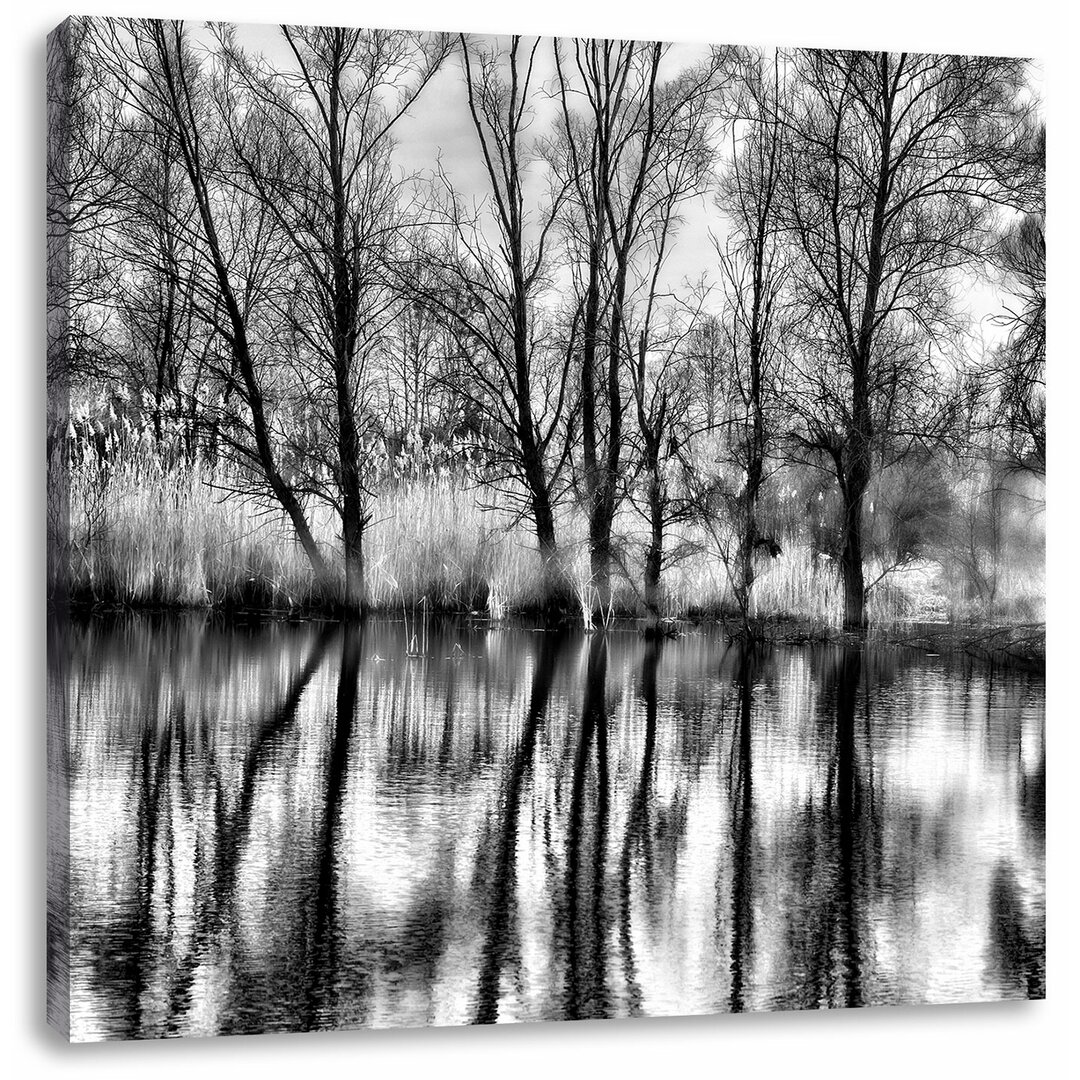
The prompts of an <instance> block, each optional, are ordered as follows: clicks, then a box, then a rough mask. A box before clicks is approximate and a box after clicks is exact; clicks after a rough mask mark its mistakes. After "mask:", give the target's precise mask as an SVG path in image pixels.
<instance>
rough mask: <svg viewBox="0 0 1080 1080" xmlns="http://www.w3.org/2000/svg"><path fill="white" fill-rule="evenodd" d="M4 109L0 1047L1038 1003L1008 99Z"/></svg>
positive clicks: (407, 48) (903, 63) (472, 90)
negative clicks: (18, 486)
mask: <svg viewBox="0 0 1080 1080" xmlns="http://www.w3.org/2000/svg"><path fill="white" fill-rule="evenodd" d="M208 6H209V7H211V8H212V7H213V5H212V4H211V5H208ZM295 8H296V14H297V16H299V17H305V15H306V12H305V8H304V6H303V5H299V4H297V5H295ZM209 14H213V12H212V11H211V12H209ZM342 14H343V17H344V16H345V15H346V14H348V17H349V18H355V19H357V20H362V19H364V18H370V19H371V21H377V20H376V19H375V16H374V12H372V11H371V10H365V9H363V8H357V9H356V10H355V11H354V12H344V11H343V13H342ZM454 14H455V13H454V11H453V9H452V8H449V9H447V11H446V21H447V23H449V24H452V23H453V21H454ZM513 14H514V13H513V12H512V11H510V12H508V13H507V15H506V22H507V24H508V25H509V26H510V27H511V28H512V24H513ZM393 17H394V13H393V12H392V11H388V12H385V13H380V14H379V16H378V19H379V20H382V19H384V18H385V19H392V18H393ZM909 31H910V28H908V29H906V30H905V32H904V33H903V34H898V35H897V41H898V43H899V44H901V45H903V44H905V43H906V42H907V41H908V40H912V37H911V33H910V32H909ZM45 66H46V72H45V74H46V86H45V88H44V89H45V93H46V96H47V110H46V119H47V155H46V157H47V160H46V161H45V166H46V167H45V184H46V191H45V199H44V208H45V214H46V222H45V224H46V233H47V240H46V251H45V269H46V273H47V281H46V283H45V289H44V294H45V300H46V303H47V326H46V334H45V335H44V337H45V340H44V341H43V343H42V344H43V348H42V349H41V356H42V357H43V360H44V363H43V364H42V365H40V366H41V367H43V368H44V375H45V379H46V382H47V398H48V415H47V418H46V422H45V429H44V430H45V437H46V444H47V445H46V447H45V450H46V454H47V465H48V472H47V498H46V515H47V523H46V530H45V531H46V535H47V542H48V544H47V546H48V551H47V568H46V570H47V590H48V596H47V616H46V619H47V638H48V644H47V648H48V690H47V692H48V706H47V708H48V728H49V730H48V772H49V781H48V782H49V790H48V799H49V821H48V844H49V850H48V873H49V882H48V915H47V918H48V926H47V937H48V942H47V956H46V958H45V959H46V962H47V982H48V1019H49V1023H50V1024H51V1025H52V1026H54V1027H55V1028H57V1029H59V1031H60V1032H61V1033H62V1034H63V1035H64V1036H66V1037H67V1038H68V1039H70V1040H72V1041H78V1042H88V1041H102V1040H129V1039H163V1038H176V1037H186V1036H215V1035H234V1034H248V1035H254V1034H267V1033H278V1032H309V1031H320V1030H323V1031H325V1030H331V1029H354V1028H398V1027H411V1028H426V1027H444V1026H463V1025H486V1024H496V1023H498V1024H505V1023H523V1022H533V1021H565V1020H590V1019H591V1020H608V1019H628V1018H637V1017H675V1016H693V1015H705V1014H720V1013H742V1012H756V1013H759V1012H784V1011H794V1010H821V1009H828V1010H832V1009H855V1008H860V1007H866V1006H887V1005H904V1006H913V1005H940V1004H950V1005H955V1004H962V1003H974V1002H1002V1001H1017V1000H1020V1001H1027V1000H1033V999H1042V998H1044V997H1045V996H1046V857H1045V848H1046V808H1045V797H1046V762H1047V752H1046V732H1045V728H1046V675H1045V668H1046V664H1045V656H1046V633H1045V625H1046V604H1047V587H1046V572H1045V562H1046V559H1045V551H1046V492H1045V476H1046V458H1047V451H1046V419H1045V414H1046V392H1045V385H1046V383H1045V361H1046V198H1045V187H1046V183H1045V178H1046V113H1045V102H1046V96H1047V95H1046V92H1045V85H1044V82H1045V72H1044V65H1043V63H1042V62H1041V61H1040V60H1039V59H1038V58H1030V57H1013V56H997V55H991V54H987V53H984V52H972V53H955V52H948V51H942V52H916V51H904V49H903V48H898V49H896V50H880V49H879V50H873V49H866V50H859V49H850V48H843V49H840V48H837V49H831V48H825V47H818V46H817V45H814V46H813V47H811V46H809V45H808V46H806V47H796V46H791V45H782V46H777V45H769V44H767V43H765V44H758V45H750V44H740V43H733V44H723V43H718V44H701V43H696V44H695V43H669V42H666V41H654V40H645V39H631V38H628V37H610V38H607V37H572V36H560V37H550V36H535V35H514V34H510V33H507V34H502V33H499V34H483V33H458V32H451V31H431V32H421V31H417V30H388V29H364V28H355V27H341V26H331V25H317V26H316V25H303V24H292V23H290V24H281V25H277V24H269V23H267V24H265V25H263V24H253V23H232V22H222V21H203V20H195V19H191V20H186V21H184V20H170V19H158V18H135V17H119V16H117V17H106V16H82V17H72V18H69V19H66V20H65V21H64V22H62V23H61V24H60V25H59V26H58V27H57V28H56V29H55V30H54V31H53V32H52V33H51V35H50V36H49V39H48V44H47V51H46V55H45ZM1055 121H1056V114H1055ZM1057 130H1058V129H1057V128H1056V127H1055V132H1056V131H1057ZM1055 138H1057V136H1056V135H1055ZM1054 205H1055V208H1056V207H1057V202H1056V201H1055V204H1054ZM1055 212H1056V210H1055ZM1056 221H1057V218H1055V230H1056V228H1057V226H1056ZM1055 236H1057V232H1056V231H1055ZM1055 310H1057V309H1056V308H1055ZM1055 318H1056V317H1055ZM1056 423H1057V421H1056V420H1055V424H1056ZM1055 430H1056V428H1055ZM1054 497H1055V499H1056V498H1057V489H1055V496H1054ZM1062 719H1065V720H1067V719H1069V718H1068V717H1062ZM987 1015H988V1016H990V1017H991V1018H992V1017H993V1015H995V1014H994V1013H988V1014H987ZM315 1045H318V1043H317V1042H316V1043H315ZM854 1067H855V1066H854V1065H852V1069H854Z"/></svg>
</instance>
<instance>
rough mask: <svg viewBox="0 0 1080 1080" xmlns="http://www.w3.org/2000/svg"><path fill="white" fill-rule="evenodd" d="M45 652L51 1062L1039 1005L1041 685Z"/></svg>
mask: <svg viewBox="0 0 1080 1080" xmlns="http://www.w3.org/2000/svg"><path fill="white" fill-rule="evenodd" d="M418 630H419V631H420V632H419V633H417V631H418ZM65 638H66V640H65V642H64V644H63V650H64V653H65V655H66V656H67V662H66V667H65V671H64V674H63V677H64V679H65V683H66V688H67V701H68V710H69V717H70V729H69V746H68V768H69V777H70V797H71V894H72V908H73V919H72V940H71V1011H72V1035H73V1037H75V1038H80V1039H100V1038H133V1037H142V1038H150V1037H159V1036H170V1035H196V1034H198V1035H210V1034H227V1033H240V1032H257V1031H284V1030H289V1031H291V1030H308V1029H317V1028H336V1027H357V1026H375V1027H378V1026H388V1025H423V1024H470V1023H490V1022H496V1021H498V1022H504V1021H524V1020H559V1019H576V1018H585V1017H623V1016H638V1015H670V1014H687V1013H711V1012H725V1011H740V1010H751V1009H753V1010H760V1009H791V1008H819V1007H837V1006H859V1005H874V1004H889V1003H917V1002H958V1001H984V1000H997V999H1003V998H1025V997H1042V996H1043V993H1044V970H1045V968H1044V934H1045V931H1044V927H1045V917H1044V911H1045V903H1044V805H1043V803H1044V799H1043V792H1044V777H1045V746H1044V682H1043V677H1042V675H1041V673H1032V672H1030V671H1024V670H1018V669H1011V668H1008V667H1002V666H994V665H990V664H987V663H985V662H981V661H976V660H973V659H971V658H968V657H963V656H951V657H950V656H931V655H927V654H925V653H922V652H918V651H914V650H908V649H896V648H874V647H868V648H865V649H862V650H856V649H843V648H837V647H773V648H769V649H765V650H762V651H758V652H754V653H750V652H747V651H746V650H744V649H742V648H739V647H737V646H734V645H731V646H729V645H727V644H725V642H724V640H723V638H722V637H720V636H719V635H714V634H709V633H700V634H691V635H688V636H686V637H684V638H682V639H679V640H677V641H666V642H663V643H662V644H656V643H648V642H645V641H643V640H642V639H641V637H640V636H638V635H637V634H635V633H632V632H617V633H612V634H608V635H606V636H605V635H593V636H591V637H587V636H584V635H581V634H573V633H564V634H554V633H550V632H547V633H545V632H536V631H529V630H525V629H522V630H515V629H508V630H487V629H483V628H480V629H477V628H470V627H468V626H465V625H453V624H451V625H442V626H440V627H436V626H434V625H430V626H429V627H428V628H427V630H426V632H425V631H424V630H423V628H422V627H419V628H418V627H416V626H409V627H406V626H405V625H403V624H402V623H401V622H397V623H392V622H380V621H373V622H369V623H367V624H366V625H364V626H363V627H352V628H343V627H341V626H339V625H335V624H318V623H310V624H302V625H296V624H287V623H280V622H271V623H263V624H253V625H251V626H248V627H238V626H236V625H232V626H229V627H226V626H223V625H221V624H217V623H214V622H212V621H206V620H202V619H190V620H186V619H164V620H151V619H147V618H132V619H129V620H125V621H121V622H115V621H114V622H102V621H93V622H89V623H87V624H85V625H80V626H73V627H71V628H69V629H67V630H66V631H65Z"/></svg>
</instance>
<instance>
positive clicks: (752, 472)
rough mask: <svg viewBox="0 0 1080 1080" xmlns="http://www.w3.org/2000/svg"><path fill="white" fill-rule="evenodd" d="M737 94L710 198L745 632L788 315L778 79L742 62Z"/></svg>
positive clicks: (761, 541)
mask: <svg viewBox="0 0 1080 1080" xmlns="http://www.w3.org/2000/svg"><path fill="white" fill-rule="evenodd" d="M740 74H741V95H740V101H739V103H738V106H737V108H736V114H735V120H734V123H733V125H732V132H733V153H732V158H731V163H730V166H729V168H728V171H727V173H726V174H725V176H724V177H723V179H722V181H721V184H720V190H719V193H718V196H717V205H718V207H719V208H720V209H721V210H723V211H724V212H725V214H726V215H727V218H728V221H729V223H730V231H729V233H728V235H727V236H726V237H725V238H724V239H723V240H719V239H717V240H716V241H715V243H716V251H717V255H718V258H719V264H720V271H721V277H722V282H723V286H724V295H725V299H726V313H725V317H724V326H725V329H726V331H727V335H728V344H729V355H730V362H731V379H730V381H729V383H728V395H727V397H728V408H727V410H726V411H725V418H724V428H725V431H724V446H725V450H726V453H725V457H726V458H727V464H728V465H729V466H730V467H733V469H734V471H735V474H736V476H737V477H738V478H739V483H738V485H737V487H736V488H735V489H734V490H730V489H728V490H727V491H726V492H725V493H726V494H727V496H728V497H727V498H726V499H725V500H724V501H725V502H726V503H727V504H728V509H729V513H730V517H731V520H732V522H733V524H734V533H735V543H734V550H733V551H729V550H728V546H727V545H724V547H723V549H722V557H723V558H724V563H725V566H726V567H727V570H728V575H729V578H730V580H731V583H732V589H733V592H734V594H735V600H736V603H737V604H738V606H739V611H740V613H741V615H742V618H743V622H744V625H745V626H747V627H749V618H750V594H751V590H752V589H753V586H754V579H755V557H756V556H757V554H758V553H759V552H760V551H762V550H764V551H766V552H768V553H769V554H770V555H773V556H775V555H776V554H778V553H779V544H778V542H777V540H776V538H775V537H774V536H772V535H770V534H767V533H765V532H764V531H763V529H762V527H761V523H760V521H759V509H758V503H759V500H760V497H761V491H762V486H763V484H764V483H765V481H766V479H767V476H768V472H767V469H768V463H769V461H770V459H771V458H773V457H774V455H775V453H776V449H777V440H778V437H779V436H780V434H781V432H780V430H779V426H780V418H779V404H780V400H781V396H782V394H783V380H784V372H783V368H784V350H785V348H786V344H787V340H786V339H787V337H788V326H787V320H788V318H789V315H788V312H787V310H786V308H785V299H784V295H783V288H784V280H785V277H786V275H787V270H786V267H785V262H784V251H783V242H782V237H781V235H780V228H781V224H780V181H781V172H782V169H783V166H784V154H785V145H784V133H783V128H782V126H781V124H780V123H779V120H778V111H779V104H780V95H781V94H782V93H784V92H786V90H785V89H784V88H783V87H782V85H781V73H780V69H779V66H778V65H777V64H776V62H775V60H772V61H769V60H767V59H766V58H765V57H764V56H763V55H760V54H754V53H748V54H745V55H744V56H743V62H742V70H741V72H740Z"/></svg>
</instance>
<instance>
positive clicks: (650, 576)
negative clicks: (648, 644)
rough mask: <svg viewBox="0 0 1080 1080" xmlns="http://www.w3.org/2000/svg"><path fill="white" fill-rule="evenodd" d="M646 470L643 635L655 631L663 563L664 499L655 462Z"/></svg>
mask: <svg viewBox="0 0 1080 1080" xmlns="http://www.w3.org/2000/svg"><path fill="white" fill-rule="evenodd" d="M650 457H651V458H652V455H650ZM649 470H650V477H649V545H648V547H647V548H646V549H645V619H646V623H645V629H646V632H648V631H655V630H656V628H657V627H658V626H659V625H660V571H661V568H662V566H663V559H664V497H663V487H662V482H661V479H660V465H659V461H657V460H656V459H655V458H652V460H650V462H649Z"/></svg>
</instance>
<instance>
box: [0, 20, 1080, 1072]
mask: <svg viewBox="0 0 1080 1080" xmlns="http://www.w3.org/2000/svg"><path fill="white" fill-rule="evenodd" d="M1070 6H1071V5H1070V4H1069V3H1068V0H1065V2H1062V3H1060V4H1058V3H1053V2H1048V0H1013V2H1011V3H1005V2H999V0H983V2H978V0H895V2H894V3H892V4H889V3H882V2H880V0H863V2H848V0H844V2H815V0H808V2H806V3H799V2H798V0H749V2H747V0H736V2H734V3H731V2H729V3H724V2H723V0H705V2H698V3H695V2H692V0H655V2H654V3H651V4H647V3H642V2H640V0H625V2H620V0H538V2H537V3H536V4H535V5H518V4H514V3H506V2H505V0H503V2H498V0H451V2H447V0H443V2H439V0H409V2H405V3H397V4H394V5H393V6H388V5H384V4H378V5H375V4H364V3H340V2H339V3H330V2H327V0H199V2H198V3H192V2H191V0H173V2H171V3H162V2H160V0H144V2H142V3H130V2H117V3H115V4H112V5H108V6H102V5H101V4H100V3H93V4H91V5H89V6H88V7H87V8H82V9H78V10H75V11H72V10H71V9H68V8H65V7H63V6H61V5H60V4H59V3H57V2H56V0H10V4H9V9H8V11H7V12H6V18H5V25H6V26H7V32H6V35H5V37H4V41H3V46H2V48H3V52H4V54H5V55H4V56H3V61H2V62H0V76H2V78H3V80H4V85H3V91H2V94H0V102H3V103H4V106H3V107H4V111H5V114H6V123H7V126H8V128H9V130H8V131H7V132H6V133H5V138H4V139H3V141H2V142H0V146H2V147H3V148H4V150H5V151H6V153H5V154H4V161H3V163H2V164H0V186H2V190H3V199H2V201H0V207H2V208H3V210H2V212H0V236H2V238H3V241H2V244H0V252H2V257H0V273H2V275H3V278H2V280H0V302H2V303H3V305H4V308H5V309H6V310H5V311H4V318H3V322H2V323H0V326H2V327H3V334H2V336H0V433H2V441H3V445H2V448H0V462H2V467H0V597H2V600H3V606H2V607H0V657H2V658H3V677H4V683H5V685H6V686H7V687H10V688H11V689H10V690H6V691H5V692H4V693H3V694H2V695H0V703H2V704H0V765H2V768H3V775H2V777H0V792H2V794H3V798H4V800H5V803H4V806H3V810H2V812H0V822H3V829H2V835H3V839H4V844H5V850H4V851H3V853H2V857H0V868H2V869H0V873H2V874H3V877H2V879H0V905H2V910H0V927H2V928H3V934H4V936H5V940H4V941H3V942H2V943H0V961H2V970H3V979H2V985H3V994H4V1000H3V1002H2V1004H0V1025H2V1026H0V1072H3V1073H5V1074H6V1075H9V1076H13V1077H21V1076H28V1077H29V1076H35V1077H36V1076H47V1077H52V1076H78V1077H80V1078H82V1077H86V1076H94V1077H98V1076H100V1077H124V1076H144V1075H153V1076H154V1077H171V1076H184V1077H190V1076H191V1075H192V1074H195V1076H196V1077H198V1078H199V1080H202V1078H203V1077H207V1078H209V1077H216V1076H231V1075H234V1074H249V1073H254V1074H257V1075H259V1076H260V1077H263V1078H266V1080H273V1078H274V1077H279V1076H281V1077H291V1076H293V1075H295V1074H296V1073H297V1072H307V1073H309V1074H313V1075H316V1076H318V1075H325V1074H326V1073H328V1072H337V1071H338V1070H342V1071H344V1070H348V1073H347V1075H349V1076H358V1075H359V1070H363V1072H365V1073H366V1072H367V1071H368V1070H369V1069H370V1070H375V1071H376V1075H382V1074H387V1075H389V1076H392V1077H401V1076H411V1075H414V1074H416V1075H424V1074H428V1075H431V1074H435V1075H436V1076H437V1077H438V1080H444V1078H450V1080H453V1078H456V1077H469V1078H472V1077H474V1076H477V1075H482V1076H487V1075H492V1076H495V1075H500V1074H507V1073H508V1074H510V1077H511V1080H518V1078H519V1077H521V1078H525V1077H544V1078H545V1080H564V1078H569V1077H576V1076H592V1075H595V1076H598V1077H599V1076H607V1075H609V1074H614V1075H617V1076H620V1075H626V1076H648V1077H659V1078H660V1080H666V1078H667V1077H668V1076H681V1075H683V1074H687V1073H689V1074H690V1075H700V1074H707V1075H714V1076H724V1075H733V1074H734V1075H737V1074H739V1073H743V1074H749V1075H750V1076H753V1077H755V1078H757V1077H768V1076H772V1075H783V1074H784V1073H795V1074H798V1076H799V1077H800V1078H801V1077H803V1076H806V1077H817V1076H821V1077H828V1078H829V1080H840V1078H844V1077H848V1076H856V1075H858V1074H861V1073H867V1074H869V1075H870V1076H872V1077H874V1078H875V1080H877V1078H878V1077H881V1078H889V1077H905V1078H909V1077H915V1080H924V1078H931V1077H949V1076H952V1075H957V1076H973V1077H976V1078H982V1077H998V1076H1010V1075H1012V1076H1015V1075H1017V1074H1020V1075H1022V1076H1025V1077H1047V1076H1049V1077H1056V1076H1060V1075H1077V1073H1076V1071H1075V1070H1076V1069H1077V1049H1076V1047H1077V1042H1076V1027H1077V1025H1078V1024H1080V1017H1078V1016H1077V1006H1078V1005H1080V994H1078V993H1077V985H1078V982H1080V970H1078V967H1077V966H1078V964H1080V955H1078V950H1077V928H1076V927H1077V922H1078V919H1077V913H1076V905H1077V901H1078V896H1077V872H1076V862H1077V857H1078V842H1077V836H1076V833H1075V832H1074V829H1075V827H1076V825H1077V815H1076V796H1075V792H1076V790H1077V788H1078V786H1080V776H1077V770H1078V767H1080V760H1078V755H1080V745H1078V739H1077V734H1076V732H1077V726H1078V713H1080V710H1078V707H1077V698H1078V696H1080V687H1078V686H1077V684H1076V683H1074V682H1073V678H1074V676H1075V674H1076V659H1075V654H1076V646H1077V642H1078V634H1077V631H1076V628H1075V613H1076V612H1077V611H1080V597H1078V587H1077V580H1076V575H1077V569H1076V562H1075V559H1073V558H1070V555H1072V553H1073V551H1074V549H1075V546H1076V544H1077V542H1078V526H1080V518H1078V512H1077V498H1078V495H1080V491H1078V484H1077V474H1078V472H1080V447H1078V441H1080V418H1078V416H1077V404H1078V401H1080V398H1078V394H1077V389H1078V384H1080V376H1078V350H1077V346H1076V333H1077V313H1078V304H1077V299H1076V294H1077V289H1078V287H1080V275H1078V273H1077V266H1076V263H1077V259H1076V253H1077V251H1078V250H1080V245H1078V240H1080V236H1078V232H1077V220H1078V208H1080V156H1078V153H1077V145H1078V143H1080V95H1078V92H1077V86H1078V81H1080V75H1078V74H1077V73H1076V70H1075V66H1076V65H1077V63H1078V60H1080V52H1078V48H1080V41H1078V35H1077V34H1076V22H1075V16H1074V15H1073V14H1071V13H1070V12H1069V8H1070ZM68 14H100V15H119V14H124V15H160V16H186V17H190V18H205V17H208V16H212V17H214V18H219V19H228V20H231V21H237V22H242V21H264V22H275V21H278V20H281V19H292V20H294V21H297V20H302V21H304V22H323V23H339V24H340V23H345V24H352V25H364V24H368V25H380V26H387V25H398V26H405V27H408V28H415V29H439V30H470V31H475V32H489V33H496V32H510V31H523V32H531V33H544V34H571V33H576V34H592V35H604V34H606V35H608V36H634V37H643V38H661V39H665V40H675V41H679V40H683V41H711V42H736V43H742V44H767V45H818V46H847V47H865V48H882V47H887V48H890V49H900V48H916V49H933V50H938V51H949V52H985V53H992V52H996V53H1007V54H1012V55H1023V56H1035V57H1040V58H1042V59H1043V60H1044V61H1045V69H1044V70H1045V93H1046V98H1047V117H1048V125H1049V131H1050V139H1049V155H1050V163H1049V207H1050V209H1049V234H1050V270H1049V282H1050V300H1049V303H1050V311H1051V316H1050V319H1051V322H1050V330H1051V333H1050V364H1049V382H1048V385H1049V386H1050V387H1051V388H1052V390H1053V393H1052V394H1051V395H1050V400H1049V410H1050V446H1051V451H1050V487H1051V494H1050V500H1049V515H1050V535H1049V543H1048V548H1049V550H1048V562H1049V574H1048V581H1049V587H1048V592H1049V623H1050V631H1049V640H1050V649H1049V657H1048V660H1049V699H1048V700H1049V710H1048V742H1049V750H1050V753H1049V758H1050V761H1049V767H1050V780H1049V787H1048V793H1049V794H1048V798H1049V805H1048V818H1049V820H1048V831H1047V836H1048V844H1049V853H1048V860H1049V863H1048V871H1049V925H1048V936H1049V961H1048V968H1049V970H1048V994H1049V998H1048V1000H1047V1001H1046V1002H1043V1003H1017V1004H1008V1005H969V1006H947V1007H940V1008H923V1009H914V1008H900V1009H874V1010H860V1011H857V1012H849V1013H841V1012H836V1013H830V1014H805V1013H803V1014H770V1015H757V1016H746V1017H731V1016H722V1017H705V1018H686V1019H672V1020H643V1021H632V1022H607V1023H604V1022H590V1023H578V1024H545V1025H524V1026H519V1027H512V1028H499V1029H494V1028H466V1029H443V1030H421V1031H393V1032H343V1033H336V1034H326V1035H286V1036H260V1037H255V1038H249V1037H245V1038H232V1039H212V1040H191V1041H189V1042H186V1043H177V1042H170V1043H140V1044H109V1045H94V1046H81V1047H80V1046H76V1047H69V1046H67V1045H66V1044H65V1043H63V1041H62V1040H61V1039H60V1038H59V1037H57V1036H56V1035H55V1034H54V1033H52V1032H50V1031H48V1030H47V1029H46V1027H45V1023H44V999H45V990H44V971H45V956H44V952H45V950H44V912H45V861H44V852H45V725H44V685H45V622H44V605H43V603H42V596H43V592H44V575H45V559H44V454H43V452H42V451H43V447H44V416H45V399H44V363H43V360H44V345H43V340H44V334H43V330H44V308H45V299H44V195H43V185H42V180H43V176H44V55H45V50H44V42H45V34H46V32H47V31H48V30H49V29H51V27H52V26H53V25H54V24H55V23H57V22H59V21H60V19H61V18H63V17H64V16H65V15H68ZM11 328H14V333H10V332H9V330H10V329H11ZM1070 616H1072V617H1070ZM1070 1058H1071V1060H1070ZM343 1074H344V1073H343Z"/></svg>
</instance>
